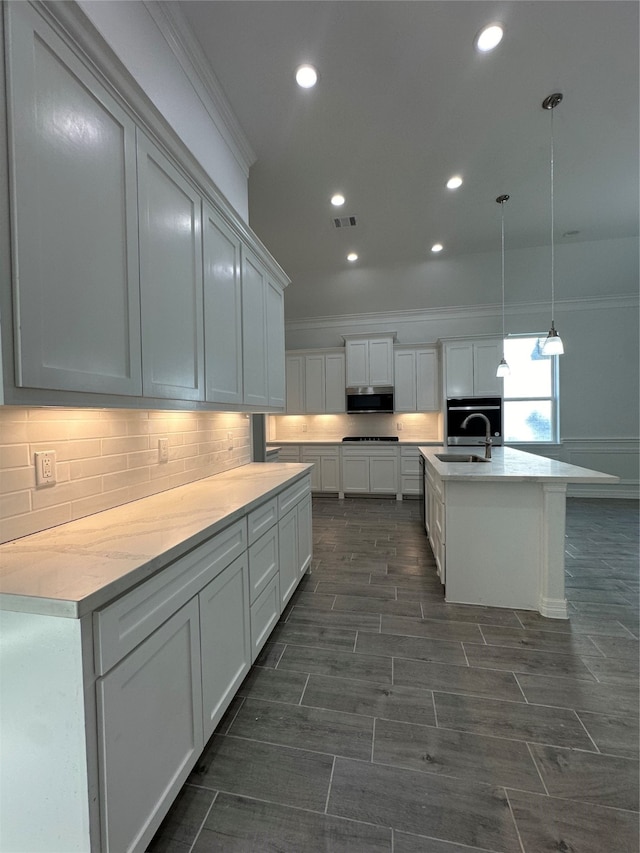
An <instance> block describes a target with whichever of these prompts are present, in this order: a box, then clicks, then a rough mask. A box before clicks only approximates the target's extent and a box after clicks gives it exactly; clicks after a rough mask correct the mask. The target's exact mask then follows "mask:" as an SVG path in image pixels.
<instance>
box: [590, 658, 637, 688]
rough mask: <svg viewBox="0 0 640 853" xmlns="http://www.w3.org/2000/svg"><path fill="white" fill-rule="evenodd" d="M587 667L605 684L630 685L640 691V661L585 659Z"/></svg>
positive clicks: (627, 659) (630, 659) (628, 659)
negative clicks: (639, 672)
mask: <svg viewBox="0 0 640 853" xmlns="http://www.w3.org/2000/svg"><path fill="white" fill-rule="evenodd" d="M584 661H585V663H586V665H587V666H588V667H589V669H590V670H591V672H592V673H593V675H594V676H595V677H596V678H597V679H598V681H600V682H602V683H603V684H628V685H630V686H632V687H635V688H636V689H638V685H639V677H638V661H637V660H633V659H632V658H585V659H584Z"/></svg>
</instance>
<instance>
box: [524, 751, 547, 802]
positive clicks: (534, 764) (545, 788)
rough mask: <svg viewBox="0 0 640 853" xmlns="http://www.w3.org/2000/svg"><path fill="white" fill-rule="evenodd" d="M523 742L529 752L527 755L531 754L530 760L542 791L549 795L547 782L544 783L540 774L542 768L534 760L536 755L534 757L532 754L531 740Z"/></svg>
mask: <svg viewBox="0 0 640 853" xmlns="http://www.w3.org/2000/svg"><path fill="white" fill-rule="evenodd" d="M525 743H526V745H527V750H528V752H529V755H530V756H531V761H532V762H533V766H534V767H535V768H536V772H537V774H538V776H539V778H540V782H541V783H542V787H543V790H544V793H545V794H546V795H547V796H550V794H549V789H548V788H547V784H546V782H545V781H544V776H543V775H542V770H541V769H540V767H539V766H538V762H537V761H536V757H535V755H534V754H533V749H532V746H531V743H532V742H531V741H525Z"/></svg>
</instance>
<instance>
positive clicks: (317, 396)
mask: <svg viewBox="0 0 640 853" xmlns="http://www.w3.org/2000/svg"><path fill="white" fill-rule="evenodd" d="M304 391H305V411H306V412H312V413H315V412H324V410H325V357H324V355H321V354H320V355H307V356H305V359H304Z"/></svg>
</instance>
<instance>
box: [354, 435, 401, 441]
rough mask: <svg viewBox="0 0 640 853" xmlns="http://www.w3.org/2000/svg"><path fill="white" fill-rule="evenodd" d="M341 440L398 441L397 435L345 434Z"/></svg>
mask: <svg viewBox="0 0 640 853" xmlns="http://www.w3.org/2000/svg"><path fill="white" fill-rule="evenodd" d="M342 440H343V441H399V438H398V436H397V435H345V437H344V438H343V439H342Z"/></svg>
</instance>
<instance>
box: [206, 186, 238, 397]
mask: <svg viewBox="0 0 640 853" xmlns="http://www.w3.org/2000/svg"><path fill="white" fill-rule="evenodd" d="M203 219H204V225H203V243H204V246H203V248H204V252H203V254H204V273H203V274H204V351H205V375H206V399H207V401H208V402H210V403H242V290H241V281H240V239H239V238H238V237H237V236H236V235H235V234H234V233H233V231H232V230H231V229H230V228H228V227H227V226H226V225H225V224H224V223H223V222H222V220H221V218H220V216H219V215H218V214H217V213H216V212H215V211H214V209H213V208H212V207H211V206H210V205H209V204H208V203H206V202H205V203H204V205H203Z"/></svg>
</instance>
